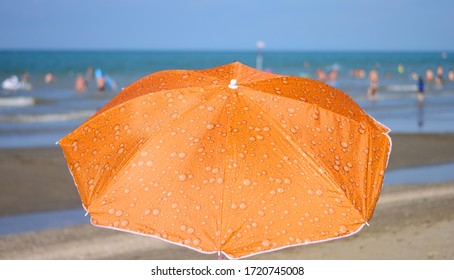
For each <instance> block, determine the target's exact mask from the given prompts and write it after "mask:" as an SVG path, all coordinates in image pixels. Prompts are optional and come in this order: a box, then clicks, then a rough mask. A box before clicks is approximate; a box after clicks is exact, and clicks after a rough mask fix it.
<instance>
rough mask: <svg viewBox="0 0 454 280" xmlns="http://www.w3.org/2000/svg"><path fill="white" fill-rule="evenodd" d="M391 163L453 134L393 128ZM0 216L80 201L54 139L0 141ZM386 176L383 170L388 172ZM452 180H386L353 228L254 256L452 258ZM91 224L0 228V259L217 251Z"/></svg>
mask: <svg viewBox="0 0 454 280" xmlns="http://www.w3.org/2000/svg"><path fill="white" fill-rule="evenodd" d="M391 138H392V141H393V147H392V152H391V156H390V161H389V165H388V169H389V170H394V169H399V168H405V167H414V166H424V165H432V164H441V163H452V162H454V134H391ZM0 157H1V158H2V161H1V162H0V187H1V190H2V196H0V217H2V216H3V217H6V216H10V215H18V214H27V213H35V212H42V211H58V210H64V209H74V208H80V207H81V202H80V198H79V194H78V192H77V189H76V187H75V185H74V182H73V180H72V177H71V175H70V173H69V171H68V168H67V165H66V161H65V159H64V156H63V153H62V152H61V150H60V148H59V147H51V148H23V149H0ZM385 177H386V174H385ZM453 202H454V182H445V183H430V184H424V185H419V184H416V185H406V186H392V187H389V188H383V190H382V194H381V196H380V199H379V202H378V204H377V208H376V210H375V212H374V215H373V217H372V219H371V221H370V222H369V224H370V226H368V227H364V228H363V229H362V230H361V231H360V232H359V233H358V234H355V235H353V236H351V237H348V238H343V239H339V240H336V241H329V242H324V243H319V244H312V245H307V246H298V247H293V248H288V249H285V250H279V251H276V252H272V253H265V254H260V255H257V256H254V257H253V259H454V249H452V248H454V240H453V239H452V236H451V233H452V232H454V203H453ZM215 258H216V256H215V255H205V254H201V253H197V252H194V251H192V250H189V249H186V248H181V247H179V246H176V245H171V244H167V243H166V242H163V241H161V240H157V239H154V238H149V237H145V236H139V235H134V234H130V233H124V232H118V231H114V230H107V229H102V228H97V227H94V226H92V225H90V224H83V225H78V226H70V227H64V228H58V229H48V230H42V231H36V232H28V233H21V234H15V235H7V236H0V259H215Z"/></svg>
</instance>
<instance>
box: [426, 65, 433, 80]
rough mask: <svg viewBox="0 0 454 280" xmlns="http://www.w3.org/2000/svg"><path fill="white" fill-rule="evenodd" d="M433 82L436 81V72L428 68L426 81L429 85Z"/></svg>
mask: <svg viewBox="0 0 454 280" xmlns="http://www.w3.org/2000/svg"><path fill="white" fill-rule="evenodd" d="M433 80H434V71H433V70H432V68H430V67H427V70H426V81H427V82H428V83H430V82H432V81H433Z"/></svg>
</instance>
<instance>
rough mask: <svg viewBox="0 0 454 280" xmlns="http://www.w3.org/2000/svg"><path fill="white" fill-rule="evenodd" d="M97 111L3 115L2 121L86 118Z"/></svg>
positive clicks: (56, 120) (61, 120)
mask: <svg viewBox="0 0 454 280" xmlns="http://www.w3.org/2000/svg"><path fill="white" fill-rule="evenodd" d="M94 113H95V111H76V112H68V113H53V114H42V115H40V114H30V115H3V116H0V122H4V123H7V122H8V123H11V122H16V123H44V122H64V121H73V120H85V119H87V118H89V117H91V116H92V115H93V114H94Z"/></svg>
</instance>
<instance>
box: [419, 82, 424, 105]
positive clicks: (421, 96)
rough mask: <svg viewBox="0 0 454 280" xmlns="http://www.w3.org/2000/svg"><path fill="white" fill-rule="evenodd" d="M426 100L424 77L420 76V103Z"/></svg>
mask: <svg viewBox="0 0 454 280" xmlns="http://www.w3.org/2000/svg"><path fill="white" fill-rule="evenodd" d="M423 101H424V79H423V78H422V77H421V76H419V78H418V103H419V104H422V103H423Z"/></svg>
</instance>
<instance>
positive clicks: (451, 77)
mask: <svg viewBox="0 0 454 280" xmlns="http://www.w3.org/2000/svg"><path fill="white" fill-rule="evenodd" d="M448 80H450V81H454V70H452V69H449V71H448Z"/></svg>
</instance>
